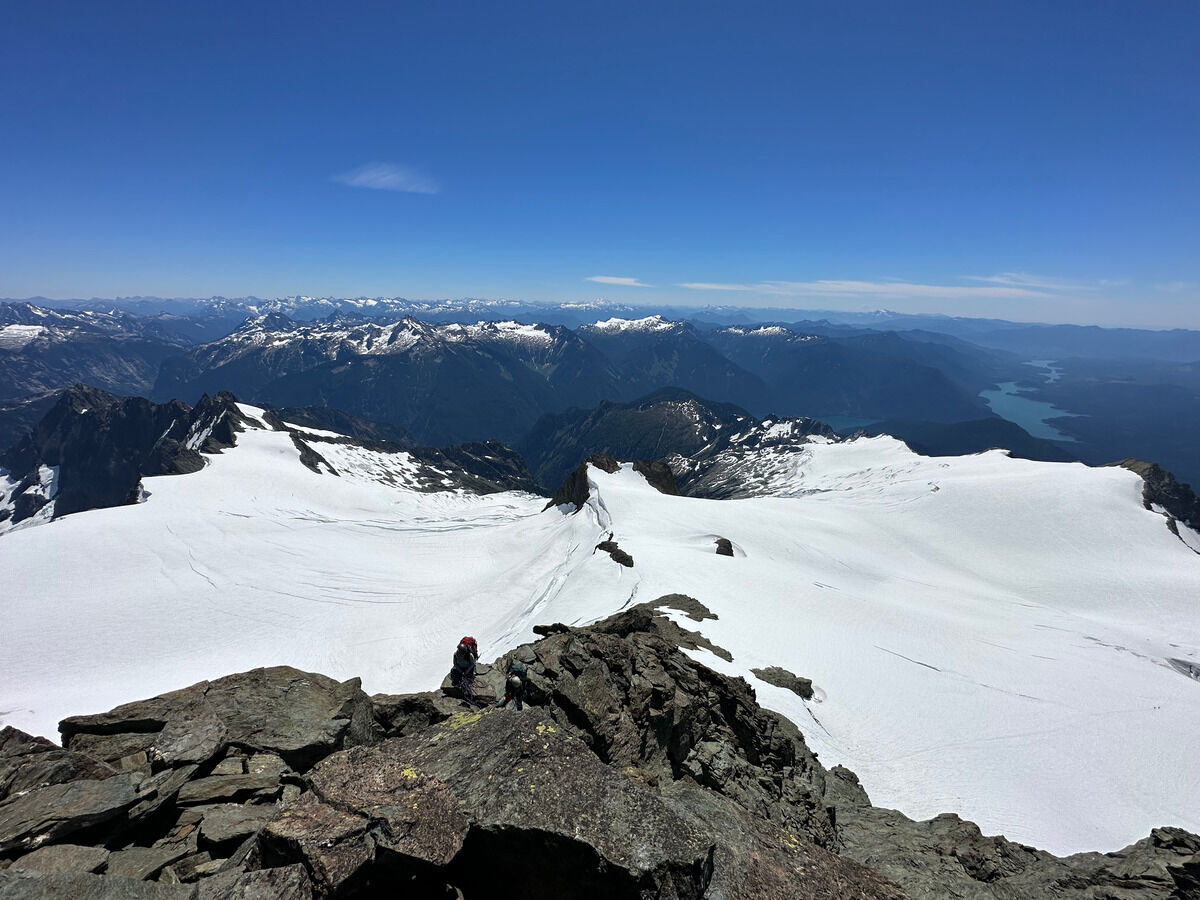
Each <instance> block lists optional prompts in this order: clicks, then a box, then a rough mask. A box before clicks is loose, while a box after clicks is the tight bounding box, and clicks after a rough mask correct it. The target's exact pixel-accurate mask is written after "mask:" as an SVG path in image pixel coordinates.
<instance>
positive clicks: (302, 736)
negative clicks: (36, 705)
mask: <svg viewBox="0 0 1200 900" xmlns="http://www.w3.org/2000/svg"><path fill="white" fill-rule="evenodd" d="M59 730H60V731H61V732H62V735H63V742H64V745H65V746H68V747H72V748H73V747H74V746H75V745H76V744H77V743H78V744H81V745H82V744H86V743H87V742H88V741H89V740H92V739H91V738H85V737H84V735H93V736H97V735H98V736H109V735H125V734H130V733H134V734H142V735H144V734H150V733H152V734H154V742H153V745H152V746H151V747H150V748H149V751H150V753H151V757H152V758H154V759H156V760H161V761H162V762H166V763H168V764H176V763H184V762H203V761H205V760H207V759H211V758H212V757H214V756H216V755H218V754H219V753H220V751H221V750H222V749H223V748H224V746H225V745H227V744H233V745H236V746H239V747H244V748H251V749H256V750H260V751H269V752H272V753H276V754H278V755H279V756H281V757H282V758H283V759H284V760H286V761H287V764H288V765H289V766H290V767H291V768H292V769H294V770H296V771H300V772H303V771H305V770H307V769H308V768H310V767H311V766H312V764H313V763H315V762H316V761H317V760H319V759H322V758H323V757H325V756H327V755H328V754H329V753H332V752H333V751H334V750H338V749H341V748H342V747H346V746H355V745H358V744H366V743H372V742H374V741H376V740H377V739H378V736H379V735H378V732H377V728H376V725H375V722H374V718H373V716H372V713H371V701H370V698H369V697H367V695H366V694H365V693H363V690H362V686H361V684H360V681H359V679H357V678H352V679H350V680H349V681H344V682H339V681H335V680H334V679H332V678H329V677H327V676H325V675H319V674H315V673H311V672H302V671H300V670H299V669H293V668H291V667H289V666H274V667H271V668H264V669H254V670H252V671H249V672H241V673H239V674H236V675H229V676H226V677H224V678H219V679H217V680H215V681H202V682H200V683H198V684H194V685H191V686H190V687H186V688H183V689H182V690H178V691H173V692H171V693H168V694H163V695H161V696H159V697H153V698H151V699H149V700H142V701H138V702H136V703H127V704H125V705H123V706H118V707H117V708H116V709H113V710H110V711H109V712H106V713H100V714H98V715H90V716H72V717H70V718H68V719H64V720H63V721H62V722H61V723H60V724H59Z"/></svg>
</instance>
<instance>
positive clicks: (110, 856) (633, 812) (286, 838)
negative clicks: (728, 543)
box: [0, 595, 1200, 900]
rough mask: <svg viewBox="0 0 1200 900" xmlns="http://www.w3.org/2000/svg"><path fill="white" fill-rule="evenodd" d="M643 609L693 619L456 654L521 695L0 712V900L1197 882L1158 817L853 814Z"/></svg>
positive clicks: (313, 679)
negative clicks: (35, 720)
mask: <svg viewBox="0 0 1200 900" xmlns="http://www.w3.org/2000/svg"><path fill="white" fill-rule="evenodd" d="M666 607H671V608H673V609H676V610H678V611H680V612H682V613H684V614H685V615H687V616H689V617H691V618H692V619H694V620H700V619H704V618H711V616H712V614H711V613H709V612H708V611H707V610H706V609H705V608H704V607H703V606H702V605H701V604H699V603H698V602H697V601H695V600H694V599H692V598H689V597H685V596H682V595H669V596H666V597H663V598H660V599H659V600H658V601H654V602H652V603H645V604H640V605H638V606H634V607H631V608H629V609H627V610H625V611H623V612H621V613H620V614H618V615H616V616H613V617H611V618H609V619H606V620H604V621H602V622H599V623H597V624H595V625H592V626H589V627H582V628H572V627H568V626H565V625H559V624H556V625H550V626H546V627H542V628H539V629H538V633H539V634H541V635H543V637H542V639H540V640H538V641H535V642H533V643H529V644H524V645H521V646H519V647H516V648H515V649H513V650H512V651H511V652H510V653H509V654H508V655H507V656H506V657H505V658H503V659H499V660H496V661H495V662H494V663H493V664H491V665H482V664H481V665H480V667H479V676H478V684H479V687H480V689H481V690H480V695H481V696H482V695H491V694H496V693H498V692H499V691H500V690H501V689H502V679H503V672H504V671H505V669H506V664H507V663H508V662H509V661H512V660H516V661H520V662H521V663H523V664H524V665H525V667H526V670H527V672H528V689H527V693H526V699H527V701H528V705H527V706H526V708H525V709H523V710H520V711H517V710H514V709H498V708H496V707H494V706H493V707H487V708H484V709H472V708H469V707H467V706H466V704H465V703H463V702H462V701H461V700H459V699H456V698H454V697H453V696H450V695H449V694H448V693H446V692H442V691H438V692H430V693H426V694H409V695H402V696H389V695H376V696H374V697H370V698H368V697H367V696H366V695H365V694H364V693H363V692H362V689H361V687H360V686H359V684H358V681H357V679H352V680H350V681H346V682H337V681H334V680H332V679H329V678H326V677H324V676H322V675H316V674H311V673H305V672H300V671H297V670H295V669H288V668H285V667H277V668H272V669H257V670H254V671H252V672H247V673H242V674H239V675H231V676H228V677H226V678H220V679H217V680H215V681H211V682H202V683H200V684H197V685H193V686H191V687H189V688H184V689H183V690H180V691H175V692H172V693H169V694H164V695H162V696H159V697H155V698H152V699H150V700H145V701H141V702H138V703H130V704H126V705H125V706H122V707H118V708H117V709H115V710H112V711H111V712H109V713H103V714H100V715H92V716H76V717H73V718H70V719H67V720H65V721H64V722H63V723H62V726H61V730H62V733H63V737H64V744H65V749H62V748H56V747H54V746H53V745H51V744H49V743H48V742H45V741H41V740H39V739H34V738H29V737H28V736H25V735H22V734H20V733H19V732H15V731H14V730H12V729H7V730H6V731H5V732H3V733H0V787H2V788H3V791H4V793H3V794H0V897H2V898H7V897H43V896H45V897H50V896H79V897H97V898H107V897H125V896H139V897H140V896H144V897H179V898H181V900H182V898H189V900H208V898H213V900H215V898H224V897H247V898H248V897H255V898H266V900H270V898H280V900H282V898H300V900H311V898H314V897H316V898H343V897H356V898H369V897H383V896H388V897H391V896H396V895H397V891H398V890H401V889H402V890H403V896H405V897H409V898H416V900H423V898H434V897H436V898H445V897H456V896H457V897H461V898H464V900H474V898H481V897H489V896H494V895H495V891H496V886H497V885H503V889H504V892H505V894H506V895H512V896H521V897H525V898H531V900H542V898H556V900H557V898H561V897H572V898H584V900H587V898H601V897H603V898H617V900H649V898H659V900H685V898H687V900H701V898H706V900H735V898H737V900H783V898H811V900H817V898H820V900H836V898H861V900H865V898H889V900H890V898H895V900H899V898H903V897H915V898H925V897H929V898H933V897H964V898H985V900H992V898H995V900H1007V898H1017V897H1022V898H1025V897H1033V898H1037V897H1063V898H1077V900H1084V898H1099V897H1109V898H1120V900H1144V898H1164V900H1165V898H1190V897H1196V896H1197V893H1196V891H1197V886H1198V885H1200V838H1197V837H1196V836H1195V835H1191V834H1188V833H1187V832H1184V831H1181V830H1179V829H1170V828H1162V829H1156V830H1155V831H1154V832H1153V833H1152V834H1151V835H1150V836H1149V837H1148V838H1146V839H1145V840H1143V841H1140V842H1139V843H1137V844H1135V845H1133V846H1132V847H1130V848H1127V849H1126V850H1124V851H1121V852H1120V853H1110V854H1103V855H1102V854H1080V855H1078V856H1074V857H1069V858H1066V859H1059V858H1056V857H1053V856H1051V855H1050V854H1047V853H1044V852H1042V851H1038V850H1035V849H1033V848H1030V847H1025V846H1022V845H1019V844H1015V843H1012V842H1010V841H1006V840H1005V839H1004V838H999V837H987V836H984V835H982V834H980V832H979V829H978V828H976V827H975V826H974V825H973V824H972V823H970V822H964V821H962V820H960V819H958V818H957V817H956V816H939V817H937V818H935V819H932V820H930V821H928V822H913V821H912V820H909V819H907V818H905V817H904V816H902V815H900V814H899V813H896V812H893V811H890V810H883V809H878V808H876V807H873V806H872V805H871V804H870V800H869V799H868V797H867V795H866V793H865V792H864V791H863V790H862V788H861V787H860V786H859V785H858V782H857V779H856V778H855V776H854V775H853V773H851V772H848V771H847V770H845V769H841V768H835V769H834V770H832V771H827V770H826V769H825V768H824V767H823V766H822V765H821V763H820V761H819V760H818V759H817V757H816V754H814V753H813V752H812V751H811V750H810V749H809V748H808V746H807V744H806V743H805V740H804V737H803V735H802V734H801V733H800V731H799V730H798V729H797V728H796V727H795V726H794V725H793V724H792V723H791V722H789V721H788V720H786V719H784V718H782V717H781V716H779V715H776V714H774V713H771V712H768V711H765V710H763V709H762V708H761V707H759V706H758V704H757V702H756V700H755V695H754V692H753V690H752V689H751V688H750V686H749V685H748V684H747V683H746V682H745V681H743V680H741V679H739V678H731V677H728V676H725V675H721V674H719V673H716V672H714V671H712V670H710V669H708V668H706V667H704V666H702V665H700V664H699V663H697V662H695V661H694V660H693V659H691V658H690V657H689V656H688V654H687V653H686V652H684V649H685V648H688V647H694V646H698V644H697V639H698V636H697V635H695V634H694V633H693V632H689V631H687V630H686V629H683V628H682V627H680V626H679V625H678V624H676V623H675V622H674V621H673V620H672V619H671V618H670V617H669V616H668V615H667V614H665V613H664V611H663V610H664V608H666ZM719 649H720V648H713V652H716V651H717V650H719ZM401 886H402V888H401Z"/></svg>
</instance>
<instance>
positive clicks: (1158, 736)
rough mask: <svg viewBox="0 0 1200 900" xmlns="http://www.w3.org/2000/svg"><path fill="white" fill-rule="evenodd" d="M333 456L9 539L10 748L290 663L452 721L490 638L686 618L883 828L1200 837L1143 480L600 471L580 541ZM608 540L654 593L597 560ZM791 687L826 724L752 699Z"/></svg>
mask: <svg viewBox="0 0 1200 900" xmlns="http://www.w3.org/2000/svg"><path fill="white" fill-rule="evenodd" d="M248 411H250V412H254V411H253V410H248ZM320 450H321V452H322V453H323V454H324V455H325V456H326V457H327V458H328V459H329V461H330V462H331V463H332V464H333V465H334V466H335V467H336V468H337V469H338V470H339V471H340V472H342V477H334V476H332V475H328V474H325V475H317V474H314V473H313V472H311V471H310V470H309V469H307V468H305V467H304V466H302V465H301V464H300V463H299V460H298V453H297V450H296V449H295V447H294V445H293V443H292V441H291V439H290V437H289V436H288V435H287V434H285V433H278V432H272V431H269V430H265V429H262V430H257V429H252V430H248V431H247V432H246V433H244V434H242V435H241V436H240V437H239V445H238V446H237V447H236V448H234V449H232V450H229V451H226V452H225V453H223V454H221V455H219V456H213V457H211V458H210V462H209V465H208V466H207V467H206V468H205V469H204V470H203V471H201V472H199V473H197V474H194V475H188V476H177V477H166V478H151V479H146V480H145V486H146V489H147V491H148V492H149V495H150V496H149V498H148V500H147V501H146V502H144V503H141V504H139V505H137V506H132V507H122V508H117V509H108V510H99V511H93V512H88V513H82V514H78V515H75V516H69V517H66V518H64V519H62V520H59V521H56V522H53V523H50V524H45V525H39V526H37V527H32V528H25V529H20V530H16V531H13V532H11V533H9V534H7V535H4V536H3V537H2V538H0V567H2V571H3V578H4V588H3V591H2V592H0V597H2V598H3V599H2V600H0V615H2V617H3V622H4V626H3V636H2V638H0V673H2V674H0V721H2V722H3V723H4V724H11V725H14V726H16V727H18V728H21V729H24V730H26V731H31V732H34V733H38V734H44V735H48V736H51V737H56V736H57V731H56V725H57V722H58V720H59V719H61V718H62V717H64V716H66V715H70V714H75V713H86V712H98V711H101V710H104V709H108V708H110V707H112V706H115V705H117V704H119V703H123V702H127V701H130V700H135V699H140V698H143V697H148V696H152V695H153V694H156V693H160V692H163V691H167V690H171V689H174V688H178V687H182V686H184V685H187V684H191V683H193V682H196V681H200V680H203V679H206V678H214V677H218V676H221V675H225V674H229V673H231V672H235V671H241V670H245V669H249V668H253V667H255V666H262V665H274V664H289V665H293V666H297V667H299V668H302V669H308V670H315V671H320V672H324V673H326V674H328V675H331V676H334V677H338V678H348V677H351V676H354V675H359V676H361V677H362V679H363V686H364V688H365V689H366V690H367V691H368V693H374V692H388V693H398V692H406V691H417V690H429V689H432V688H435V687H436V686H437V685H438V683H439V682H440V681H441V679H442V677H443V675H444V674H445V673H446V671H447V670H448V669H449V665H450V656H451V654H452V652H453V649H454V646H455V644H456V642H457V641H458V639H459V638H460V637H461V636H462V635H463V634H465V633H471V634H474V635H475V636H476V637H477V638H479V640H480V643H481V646H482V649H483V655H484V657H485V658H490V657H492V656H495V655H499V654H500V653H502V652H504V651H505V650H506V649H508V648H509V647H511V646H513V645H514V644H516V643H518V642H521V641H525V640H529V639H531V638H532V637H533V635H532V631H531V628H532V626H533V625H535V624H538V623H548V622H554V621H562V622H567V623H571V624H581V623H586V622H589V621H593V620H595V619H598V618H602V617H604V616H607V615H609V614H611V613H613V612H615V611H617V610H619V609H621V608H622V607H624V606H626V605H628V604H630V603H632V602H641V601H644V600H652V599H654V598H656V597H658V596H660V595H662V594H667V593H675V592H678V593H685V594H689V595H691V596H693V597H695V598H697V599H698V600H700V601H701V602H703V603H704V604H705V605H706V606H708V607H709V608H710V609H711V610H712V611H713V612H714V613H716V614H717V615H718V617H719V618H718V620H716V621H711V620H709V621H705V622H704V623H702V624H697V623H694V622H691V621H690V620H685V619H682V618H680V621H681V623H683V624H684V625H685V626H686V627H688V628H691V629H698V630H701V631H703V632H704V634H705V635H706V636H707V637H708V638H709V639H710V640H711V641H713V642H714V643H715V644H717V645H719V646H721V647H724V648H726V649H727V650H728V651H730V652H731V653H732V655H733V662H732V663H727V662H725V661H724V660H722V659H719V658H717V657H715V656H714V655H712V654H711V653H708V652H706V651H697V652H696V653H695V654H694V655H695V656H696V658H698V659H700V660H702V661H703V662H705V663H706V664H708V665H710V666H712V667H713V668H715V669H718V670H720V671H723V672H728V673H731V674H737V675H742V676H744V677H746V678H747V679H748V680H749V681H750V682H751V684H752V685H753V686H754V687H755V689H756V691H757V693H758V696H759V699H760V701H761V702H762V703H763V704H764V705H765V706H767V707H769V708H772V709H775V710H778V711H779V712H781V713H783V714H785V715H787V716H788V717H790V718H791V719H792V720H794V721H795V722H796V723H797V724H798V725H799V726H800V728H801V730H802V731H803V732H804V734H805V736H806V738H807V739H808V741H809V743H810V745H811V746H812V747H813V748H814V749H816V750H817V751H818V752H819V753H820V756H821V759H822V761H823V762H824V763H825V764H826V765H827V766H832V765H835V764H838V763H840V764H843V765H845V766H847V767H849V768H851V769H853V770H854V771H855V772H857V773H858V774H859V776H860V778H861V780H862V783H863V785H864V787H865V788H866V789H867V791H868V792H869V793H870V795H871V797H872V799H873V801H874V802H875V803H876V804H877V805H882V806H889V807H894V808H896V809H899V810H902V811H903V812H905V813H906V814H908V815H910V816H912V817H914V818H927V817H929V816H932V815H935V814H937V813H940V812H955V813H958V814H960V815H962V816H964V817H966V818H969V819H972V820H974V821H976V822H978V823H979V825H980V826H981V827H982V829H983V830H984V832H985V833H993V834H995V833H1001V834H1004V835H1006V836H1007V837H1009V838H1012V839H1014V840H1018V841H1023V842H1027V843H1031V844H1034V845H1036V846H1038V847H1042V848H1044V849H1048V850H1051V851H1052V852H1055V853H1059V854H1063V853H1070V852H1075V851H1081V850H1113V849H1117V848H1119V847H1121V846H1123V845H1126V844H1128V843H1130V842H1132V841H1134V840H1137V839H1139V838H1141V837H1143V836H1145V834H1146V833H1147V832H1148V831H1149V829H1150V828H1152V827H1154V826H1157V825H1179V826H1183V827H1185V828H1189V829H1191V830H1193V831H1197V830H1200V754H1198V753H1197V752H1196V746H1197V736H1198V735H1200V682H1197V681H1195V680H1193V679H1192V678H1189V677H1188V676H1187V675H1185V674H1184V673H1183V672H1181V671H1179V670H1178V668H1176V667H1172V665H1171V664H1170V662H1169V661H1170V660H1171V659H1177V660H1184V661H1189V662H1193V663H1197V662H1200V554H1198V553H1197V552H1196V551H1195V550H1193V549H1191V548H1189V546H1187V545H1186V544H1185V543H1184V540H1181V539H1179V538H1176V537H1175V536H1173V535H1172V534H1171V533H1170V532H1169V531H1168V530H1167V528H1166V527H1165V525H1164V520H1163V518H1162V516H1160V515H1158V514H1157V513H1155V512H1152V511H1148V510H1145V509H1144V508H1143V507H1142V505H1141V497H1140V495H1141V480H1140V479H1139V478H1138V477H1137V476H1135V475H1133V474H1132V473H1130V472H1128V471H1125V470H1123V469H1119V468H1110V469H1089V468H1086V467H1084V466H1082V465H1078V464H1056V463H1038V462H1029V461H1025V460H1015V459H1010V458H1009V457H1008V456H1007V455H1006V454H1004V453H1003V452H1000V451H993V452H990V453H985V454H981V455H977V456H970V457H954V458H925V457H919V456H916V455H915V454H913V453H911V452H910V451H909V450H908V449H907V448H906V447H905V446H904V445H903V444H902V443H900V442H898V441H895V440H893V439H891V438H886V437H881V438H874V439H859V440H857V441H853V442H847V443H825V442H815V443H812V444H810V445H808V446H807V448H806V449H805V450H804V451H802V452H799V453H796V454H794V456H793V457H792V458H791V459H789V460H785V461H784V463H785V464H784V465H780V460H779V459H778V458H775V459H773V460H772V462H771V468H770V476H769V482H770V485H769V486H770V492H771V495H770V496H763V497H756V498H753V499H743V500H725V501H710V500H698V499H690V498H682V497H669V496H665V495H662V494H659V493H658V492H657V491H655V490H654V489H653V488H651V487H649V486H648V485H647V484H646V483H645V481H644V480H643V479H642V477H641V476H640V475H638V474H636V473H634V472H633V471H632V470H631V469H629V468H625V469H622V470H621V471H619V472H617V473H616V474H613V475H608V474H605V473H603V472H599V471H597V470H592V475H591V480H592V486H593V491H592V498H591V500H590V501H589V503H588V505H587V507H585V508H584V509H583V510H582V511H580V512H579V513H578V514H577V515H566V514H565V513H564V512H563V511H561V510H558V509H551V510H547V511H542V506H543V505H544V503H545V501H544V500H543V499H541V498H537V497H533V496H530V495H526V494H495V495H491V496H487V497H477V496H470V495H464V494H461V493H457V492H445V493H434V494H428V493H418V492H416V491H414V490H411V489H409V488H406V487H404V479H403V469H404V457H403V455H402V454H401V455H396V456H386V455H384V454H373V453H370V452H369V451H365V450H361V449H359V448H355V447H349V446H337V445H325V444H322V445H321V446H320ZM609 531H612V532H614V534H615V538H616V540H617V541H618V542H619V544H620V546H621V548H622V549H624V550H626V551H628V552H629V553H630V554H632V555H633V558H634V560H635V566H634V567H633V568H632V569H627V568H624V567H622V566H619V565H617V564H615V563H614V562H613V561H612V560H611V559H610V558H609V557H608V556H607V554H604V553H596V552H594V551H593V548H594V547H595V545H596V543H597V542H598V541H599V540H602V539H603V538H604V537H606V536H607V533H608V532H609ZM1181 531H1182V533H1183V538H1184V539H1186V540H1187V541H1189V542H1190V543H1191V544H1192V545H1193V546H1194V547H1200V536H1197V535H1196V534H1194V533H1192V532H1188V531H1186V529H1181ZM717 536H723V537H727V538H729V539H730V540H731V541H732V542H733V544H734V547H735V554H736V555H735V556H734V557H733V558H728V557H723V556H717V555H715V553H714V541H715V539H716V537H717ZM769 665H779V666H783V667H785V668H787V669H790V670H791V671H793V672H795V673H796V674H798V675H802V676H805V677H808V678H811V679H812V680H813V682H814V685H815V689H816V697H815V698H814V700H812V701H809V702H805V701H802V700H801V699H800V698H799V697H797V696H795V695H794V694H791V693H789V692H787V691H784V690H781V689H779V688H775V687H772V686H770V685H767V684H764V683H762V682H760V681H758V680H757V679H755V678H754V676H753V675H752V674H751V673H750V669H751V668H755V667H762V666H769Z"/></svg>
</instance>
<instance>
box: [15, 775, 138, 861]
mask: <svg viewBox="0 0 1200 900" xmlns="http://www.w3.org/2000/svg"><path fill="white" fill-rule="evenodd" d="M142 780H143V776H142V775H141V774H140V773H137V772H129V773H124V774H121V775H114V776H113V777H111V778H105V779H103V780H99V781H98V780H93V779H86V778H85V779H80V780H78V781H71V782H67V783H66V784H51V785H48V786H46V787H43V788H36V789H34V790H31V791H29V792H28V793H25V794H21V795H20V796H17V797H13V798H10V799H9V800H8V801H6V802H5V803H4V804H2V805H0V853H10V852H12V851H13V850H33V849H36V848H37V847H39V846H40V845H42V844H43V843H46V842H50V841H55V840H57V839H59V838H61V837H65V836H66V835H68V834H70V833H71V832H73V831H78V830H79V829H81V828H86V827H87V826H89V825H95V824H97V823H99V822H104V821H106V820H108V819H111V818H113V817H114V816H117V815H119V814H120V813H122V812H124V811H125V810H127V809H129V807H131V806H133V805H134V804H135V803H136V802H137V801H138V796H139V795H138V786H139V785H140V783H141V782H142Z"/></svg>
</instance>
